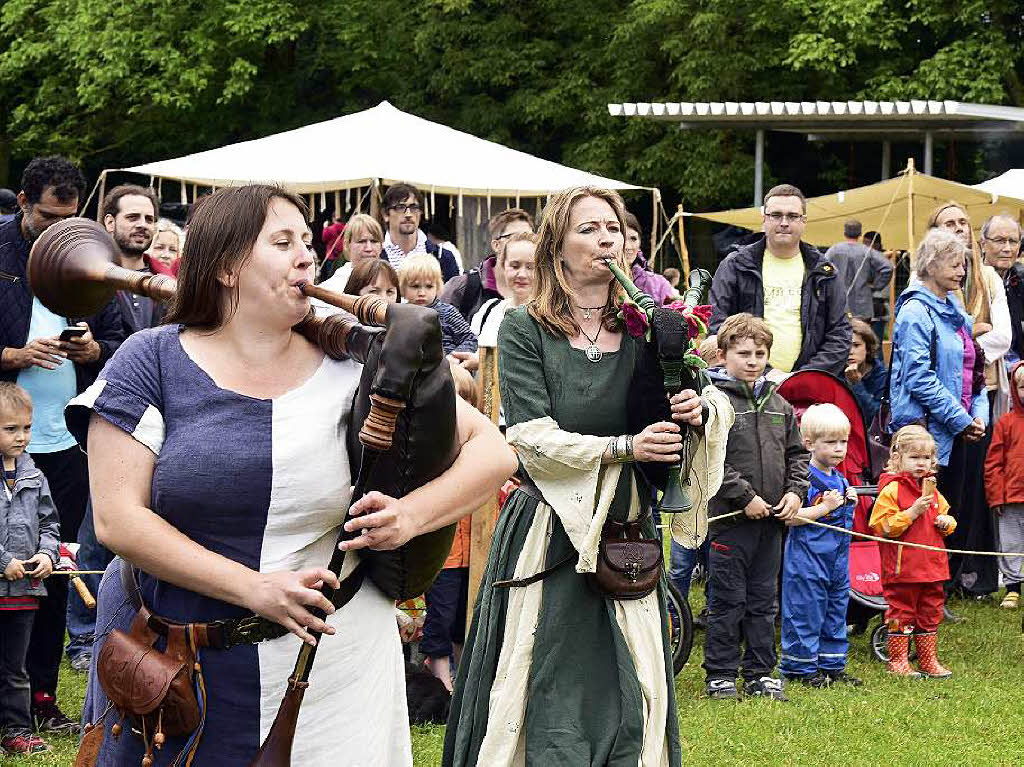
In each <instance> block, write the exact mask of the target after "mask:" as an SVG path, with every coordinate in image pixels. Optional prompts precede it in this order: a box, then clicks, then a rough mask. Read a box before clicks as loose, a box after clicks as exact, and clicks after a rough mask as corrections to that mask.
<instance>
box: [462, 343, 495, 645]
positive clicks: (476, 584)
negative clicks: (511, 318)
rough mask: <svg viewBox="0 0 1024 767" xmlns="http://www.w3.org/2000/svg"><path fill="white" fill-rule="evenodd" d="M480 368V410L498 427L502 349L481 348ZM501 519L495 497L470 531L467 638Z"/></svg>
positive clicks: (480, 511) (476, 514)
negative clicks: (495, 533)
mask: <svg viewBox="0 0 1024 767" xmlns="http://www.w3.org/2000/svg"><path fill="white" fill-rule="evenodd" d="M479 353H480V368H479V372H478V373H477V406H478V408H479V409H480V412H481V413H483V414H484V415H485V416H487V417H488V418H490V419H491V423H493V424H497V423H498V419H499V416H500V413H501V392H500V391H499V390H498V348H497V347H496V346H481V347H480V351H479ZM497 518H498V497H497V495H492V496H491V497H490V498H488V499H487V501H486V502H485V503H484V505H483V506H481V507H480V508H479V509H477V510H476V511H474V512H473V516H472V517H471V518H470V523H469V524H470V527H469V594H468V599H467V602H466V604H467V607H468V609H467V610H466V634H467V635H468V634H469V628H470V625H471V624H472V622H473V605H474V604H476V597H477V593H478V592H479V591H480V583H481V581H483V577H484V570H485V569H486V568H487V557H488V555H489V553H490V550H491V538H492V536H493V535H494V523H495V521H496V520H497Z"/></svg>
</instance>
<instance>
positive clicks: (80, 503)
mask: <svg viewBox="0 0 1024 767" xmlns="http://www.w3.org/2000/svg"><path fill="white" fill-rule="evenodd" d="M32 460H33V461H35V464H36V466H38V467H39V469H40V471H42V472H43V476H45V477H46V481H47V482H48V483H49V485H50V494H51V495H52V496H53V504H54V505H55V506H56V507H57V514H58V515H59V516H60V539H61V540H62V541H75V540H77V539H78V527H79V526H80V525H81V524H82V518H83V517H84V516H85V506H86V503H87V502H88V501H89V466H88V463H87V462H86V458H85V453H83V452H82V451H81V450H80V449H79V448H78V446H77V445H76V446H75V447H71V448H68V449H67V450H60V451H58V452H56V453H33V454H32ZM46 591H47V595H46V596H45V597H43V598H42V599H41V600H39V610H37V611H36V617H35V621H34V623H33V624H32V640H31V642H30V644H29V648H28V658H27V660H26V666H27V668H28V677H29V681H30V682H31V684H32V692H33V693H37V692H45V693H49V694H50V695H53V696H54V697H56V695H57V673H58V671H59V670H60V660H61V655H62V654H63V652H64V630H65V628H66V626H67V613H68V579H67V578H64V577H59V578H47V579H46Z"/></svg>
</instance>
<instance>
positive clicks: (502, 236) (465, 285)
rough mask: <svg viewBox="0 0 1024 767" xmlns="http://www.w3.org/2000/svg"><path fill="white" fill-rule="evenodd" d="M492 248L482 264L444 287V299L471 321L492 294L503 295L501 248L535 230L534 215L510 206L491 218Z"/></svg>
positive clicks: (488, 225)
mask: <svg viewBox="0 0 1024 767" xmlns="http://www.w3.org/2000/svg"><path fill="white" fill-rule="evenodd" d="M487 230H488V232H489V233H490V235H491V251H490V253H488V255H487V257H486V258H484V259H483V260H482V261H481V262H480V265H479V266H478V267H476V268H475V269H471V270H470V271H469V272H467V273H466V274H462V275H459V276H458V277H456V278H455V279H453V280H449V281H448V282H447V283H446V284H445V286H444V290H443V291H441V300H442V301H444V302H445V303H448V304H451V305H452V306H454V307H456V308H457V309H458V310H459V312H460V313H461V314H462V316H463V317H465V318H466V320H467V321H469V320H471V319H472V318H473V315H474V314H476V312H477V310H478V309H479V308H480V307H481V306H482V305H483V304H484V303H485V302H486V301H488V300H489V299H491V298H498V299H500V298H503V297H504V296H502V294H501V286H499V285H498V276H499V275H498V272H497V271H496V270H495V266H496V264H497V262H498V249H499V248H501V247H502V245H503V244H504V243H505V242H506V241H507V240H508V238H509V237H511V236H512V235H513V234H520V233H523V232H530V233H532V232H533V231H534V229H533V217H532V216H531V215H530V214H529V213H527V212H526V211H525V210H523V209H522V208H508V209H506V210H503V211H501V213H497V214H495V215H494V216H491V220H490V221H488V222H487Z"/></svg>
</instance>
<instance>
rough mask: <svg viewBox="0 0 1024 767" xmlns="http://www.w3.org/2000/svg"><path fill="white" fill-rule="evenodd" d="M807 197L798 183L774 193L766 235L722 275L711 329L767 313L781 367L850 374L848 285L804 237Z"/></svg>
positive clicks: (774, 358) (775, 363) (768, 202)
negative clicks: (738, 316) (745, 315)
mask: <svg viewBox="0 0 1024 767" xmlns="http://www.w3.org/2000/svg"><path fill="white" fill-rule="evenodd" d="M806 222H807V200H806V199H805V198H804V195H803V193H802V192H801V191H800V190H799V189H797V188H796V187H795V186H792V185H790V184H780V185H779V186H775V187H772V188H771V189H770V190H768V194H767V195H765V199H764V211H763V229H764V237H761V238H759V239H757V240H756V241H754V242H753V243H751V244H749V245H746V246H744V247H741V248H739V249H737V250H736V251H734V252H733V253H730V254H729V255H728V256H726V257H725V259H724V260H723V261H722V263H721V264H719V266H718V270H717V271H716V272H715V278H714V282H713V283H712V285H711V298H710V303H711V306H712V307H713V308H714V313H713V314H712V315H711V321H710V323H709V329H710V331H711V332H712V333H716V332H718V328H719V326H721V324H722V323H723V322H724V321H725V319H726V318H727V317H729V316H731V315H733V314H737V313H739V312H750V313H751V314H753V315H755V316H757V317H763V318H764V320H765V321H766V322H767V323H768V327H770V328H771V331H772V334H773V336H774V338H775V343H774V344H773V345H772V351H771V357H770V358H769V362H770V364H771V366H772V368H774V370H775V371H780V372H782V373H791V372H795V371H797V370H805V369H815V370H825V371H827V372H829V373H832V374H833V375H836V376H840V377H841V376H842V375H843V371H844V370H845V369H846V361H847V358H848V357H849V354H850V341H851V331H850V319H849V313H848V312H847V308H846V286H845V284H844V283H843V278H842V276H841V275H840V274H838V272H837V270H836V267H835V265H834V264H832V262H830V261H829V260H828V259H826V258H825V257H824V256H823V255H822V254H821V253H820V252H818V250H817V249H815V248H813V247H811V246H810V245H807V244H806V243H803V242H801V241H800V237H801V235H802V234H803V231H804V226H805V224H806Z"/></svg>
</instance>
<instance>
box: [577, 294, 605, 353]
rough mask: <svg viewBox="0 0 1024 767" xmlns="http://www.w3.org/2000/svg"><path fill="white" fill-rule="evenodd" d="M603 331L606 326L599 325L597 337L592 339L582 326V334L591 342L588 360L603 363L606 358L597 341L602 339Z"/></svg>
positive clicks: (588, 348)
mask: <svg viewBox="0 0 1024 767" xmlns="http://www.w3.org/2000/svg"><path fill="white" fill-rule="evenodd" d="M580 308H581V309H582V308H583V307H582V306H581V307H580ZM603 329H604V325H598V326H597V335H595V336H594V337H593V338H591V337H590V335H589V334H588V333H587V331H585V330H584V329H583V326H582V325H580V332H581V333H582V334H583V335H584V336H585V337H586V339H587V340H588V341H590V346H588V347H587V348H586V353H587V359H588V360H590V361H591V362H600V361H601V357H603V356H604V352H602V351H601V349H600V348H598V346H597V339H598V338H600V337H601V331H602V330H603Z"/></svg>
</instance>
